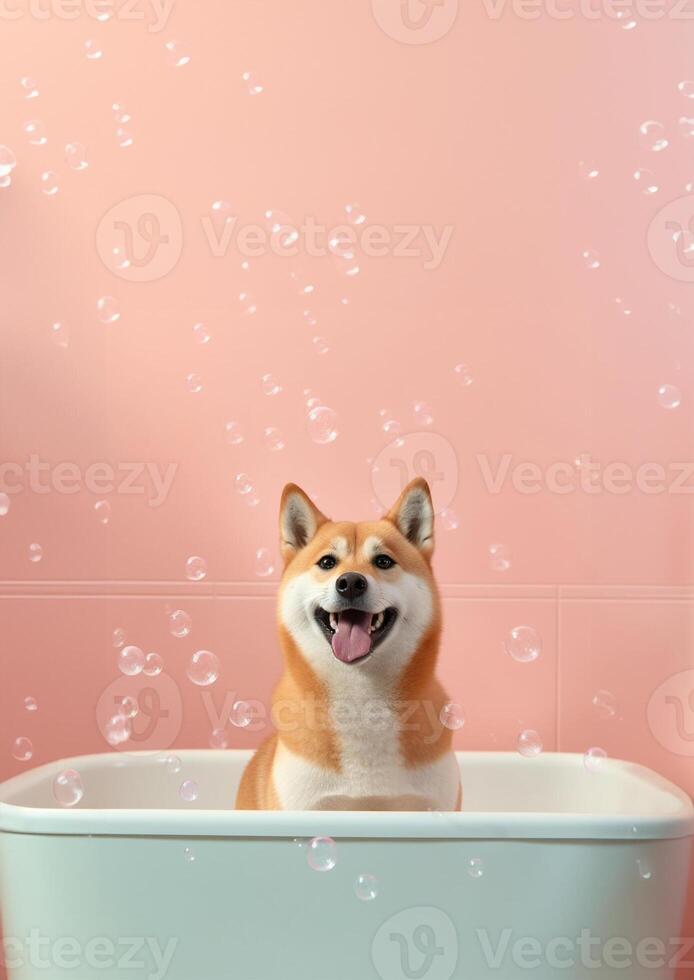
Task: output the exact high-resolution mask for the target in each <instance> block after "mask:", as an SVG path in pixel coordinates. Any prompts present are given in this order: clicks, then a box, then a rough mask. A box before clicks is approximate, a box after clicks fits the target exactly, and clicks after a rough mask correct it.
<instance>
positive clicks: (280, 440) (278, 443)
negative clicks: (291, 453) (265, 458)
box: [263, 425, 286, 453]
mask: <svg viewBox="0 0 694 980" xmlns="http://www.w3.org/2000/svg"><path fill="white" fill-rule="evenodd" d="M263 436H264V439H265V445H266V446H267V448H268V449H269V450H270V451H271V452H273V453H278V452H280V450H282V449H284V447H285V446H286V443H285V441H284V436H283V435H282V433H281V432H280V430H279V429H276V428H275V427H274V426H272V425H270V426H268V427H267V428H266V429H265V430H264V432H263Z"/></svg>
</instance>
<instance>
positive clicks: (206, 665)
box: [186, 650, 219, 687]
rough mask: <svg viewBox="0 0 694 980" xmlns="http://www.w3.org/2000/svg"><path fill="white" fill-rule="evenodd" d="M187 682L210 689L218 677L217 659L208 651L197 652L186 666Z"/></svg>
mask: <svg viewBox="0 0 694 980" xmlns="http://www.w3.org/2000/svg"><path fill="white" fill-rule="evenodd" d="M186 673H187V674H188V680H190V681H192V682H193V684H196V685H197V686H198V687H210V685H211V684H214V683H215V681H216V680H217V679H218V677H219V659H218V658H217V656H216V654H214V653H212V652H211V651H210V650H198V651H197V652H196V653H194V654H193V656H192V657H191V659H190V663H189V664H188V670H187V671H186Z"/></svg>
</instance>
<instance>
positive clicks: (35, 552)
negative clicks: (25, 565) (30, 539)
mask: <svg viewBox="0 0 694 980" xmlns="http://www.w3.org/2000/svg"><path fill="white" fill-rule="evenodd" d="M42 558H43V548H42V547H41V545H40V544H37V543H36V542H34V543H33V544H30V545H29V561H33V562H34V563H36V562H39V561H41V559H42Z"/></svg>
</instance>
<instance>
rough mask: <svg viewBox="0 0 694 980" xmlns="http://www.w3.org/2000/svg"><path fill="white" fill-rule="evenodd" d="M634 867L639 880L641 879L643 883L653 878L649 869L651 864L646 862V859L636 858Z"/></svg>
mask: <svg viewBox="0 0 694 980" xmlns="http://www.w3.org/2000/svg"><path fill="white" fill-rule="evenodd" d="M636 867H637V868H638V872H639V878H643V880H644V881H650V880H651V878H652V877H653V870H652V868H651V862H650V861H649V860H648V858H645V857H640V858H637V859H636Z"/></svg>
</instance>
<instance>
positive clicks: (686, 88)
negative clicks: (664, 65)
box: [677, 81, 694, 99]
mask: <svg viewBox="0 0 694 980" xmlns="http://www.w3.org/2000/svg"><path fill="white" fill-rule="evenodd" d="M677 89H678V91H679V92H681V93H682V95H684V96H685V97H686V98H688V99H694V82H687V81H685V82H678V83H677Z"/></svg>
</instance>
